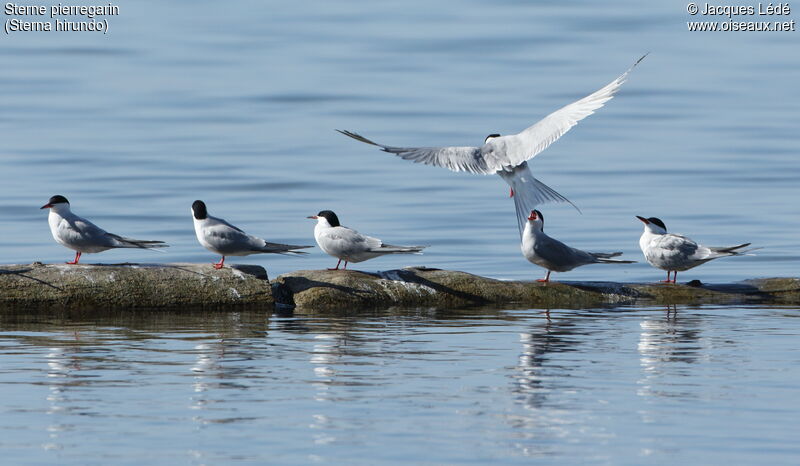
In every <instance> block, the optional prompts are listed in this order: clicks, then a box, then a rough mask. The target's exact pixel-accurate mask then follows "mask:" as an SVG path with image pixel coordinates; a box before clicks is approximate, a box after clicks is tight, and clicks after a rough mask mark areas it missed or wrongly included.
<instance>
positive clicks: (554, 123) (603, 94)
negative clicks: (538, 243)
mask: <svg viewBox="0 0 800 466" xmlns="http://www.w3.org/2000/svg"><path fill="white" fill-rule="evenodd" d="M645 56H646V55H645ZM645 56H643V57H642V58H640V59H639V60H637V61H636V63H634V64H633V66H631V67H630V68H629V69H628V70H627V71H626V72H624V73H623V74H622V75H620V76H619V77H618V78H617V79H615V80H613V81H611V82H610V83H608V84H607V85H606V86H605V87H603V88H601V89H600V90H598V91H596V92H594V93H592V94H590V95H588V96H586V97H584V98H582V99H580V100H578V101H575V102H573V103H571V104H569V105H567V106H565V107H562V108H561V109H559V110H556V111H555V112H553V113H551V114H549V115H547V116H546V117H544V118H543V119H541V120H539V121H538V122H537V123H535V124H534V125H533V126H530V127H529V128H527V129H525V130H523V131H522V132H520V133H517V134H512V135H507V136H501V135H499V134H490V135H489V136H487V137H486V139H485V140H484V143H483V145H482V146H481V147H469V146H462V147H393V146H385V145H383V144H378V143H377V142H374V141H371V140H369V139H367V138H365V137H364V136H361V135H360V134H357V133H354V132H351V131H341V130H337V131H339V132H340V133H342V134H344V135H345V136H349V137H351V138H353V139H355V140H357V141H361V142H363V143H366V144H372V145H373V146H378V147H380V148H381V150H383V151H384V152H389V153H392V154H396V155H398V156H400V157H401V158H403V159H406V160H411V161H412V162H415V163H424V164H426V165H436V166H439V167H444V168H449V169H450V170H452V171H455V172H462V171H464V172H471V173H477V174H482V175H488V174H493V173H496V174H498V175H500V177H501V178H503V180H505V182H506V183H508V185H509V186H510V187H511V197H513V198H514V206H515V207H516V210H517V224H518V227H519V232H520V235H522V231H523V229H524V227H525V223H526V219H527V217H528V212H530V211H531V210H533V209H534V208H535V207H536V206H537V205H539V204H542V203H544V202H568V203H570V204H572V202H571V201H569V200H568V199H567V198H565V197H564V196H562V195H561V194H559V193H557V192H556V191H555V190H553V189H552V188H550V187H549V186H547V185H545V184H544V183H542V182H541V181H539V180H537V179H536V178H534V176H533V174H532V173H531V171H530V168H529V167H528V162H527V161H528V160H530V159H532V158H533V157H535V156H536V155H537V154H539V153H540V152H542V151H543V150H545V149H546V148H547V147H548V146H549V145H550V144H552V143H553V142H555V141H556V140H557V139H558V138H560V137H561V136H562V135H564V133H566V132H567V131H569V130H570V128H572V127H573V126H575V125H576V124H577V123H578V122H579V121H580V120H582V119H584V118H586V117H587V116H589V115H591V114H592V113H594V111H595V110H597V109H599V108H600V107H602V106H603V105H604V104H605V103H606V102H608V101H609V100H610V99H611V98H612V97H614V94H615V93H616V92H617V91H618V90H619V88H620V87H621V86H622V84H623V83H624V82H625V80H626V79H627V77H628V74H629V73H630V72H631V71H632V70H633V68H635V67H636V65H638V64H639V62H641V61H642V60H643V59H644V57H645ZM572 206H573V207H575V208H576V209H578V207H577V206H575V204H572ZM578 211H580V209H578Z"/></svg>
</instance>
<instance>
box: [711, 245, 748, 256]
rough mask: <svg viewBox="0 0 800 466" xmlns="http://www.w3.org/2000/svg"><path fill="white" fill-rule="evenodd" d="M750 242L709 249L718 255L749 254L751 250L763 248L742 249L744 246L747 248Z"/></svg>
mask: <svg viewBox="0 0 800 466" xmlns="http://www.w3.org/2000/svg"><path fill="white" fill-rule="evenodd" d="M750 244H751V243H744V244H740V245H738V246H728V247H720V248H708V249H710V250H711V252H713V253H715V254H716V257H724V256H744V255H747V253H749V252H752V251H757V250H759V249H761V248H748V249H742V248H746V247H747V246H750ZM716 257H715V258H716Z"/></svg>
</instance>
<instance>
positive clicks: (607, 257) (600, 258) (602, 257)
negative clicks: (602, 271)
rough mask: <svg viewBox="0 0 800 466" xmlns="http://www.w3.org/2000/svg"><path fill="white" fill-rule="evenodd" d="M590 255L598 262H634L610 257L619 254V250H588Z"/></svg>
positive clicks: (633, 262)
mask: <svg viewBox="0 0 800 466" xmlns="http://www.w3.org/2000/svg"><path fill="white" fill-rule="evenodd" d="M589 255H590V256H592V257H594V258H595V260H596V261H597V263H598V264H635V263H636V261H624V260H619V259H612V257H617V256H621V255H622V253H621V252H590V253H589Z"/></svg>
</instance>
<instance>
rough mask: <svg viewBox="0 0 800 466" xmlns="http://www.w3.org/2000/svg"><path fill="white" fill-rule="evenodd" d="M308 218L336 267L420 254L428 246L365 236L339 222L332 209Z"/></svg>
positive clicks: (318, 240)
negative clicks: (395, 256)
mask: <svg viewBox="0 0 800 466" xmlns="http://www.w3.org/2000/svg"><path fill="white" fill-rule="evenodd" d="M308 218H312V219H315V220H316V221H317V224H316V225H315V226H314V238H315V239H316V240H317V244H318V245H319V247H320V249H322V250H323V251H325V253H326V254H328V255H331V256H333V257H335V258H337V259H339V262H337V263H336V268H333V269H328V270H339V265H340V264H341V263H342V261H344V268H345V269H346V268H347V263H348V262H363V261H365V260H368V259H373V258H375V257H379V256H384V255H386V254H420V253H421V252H422V250H423V249H425V248H426V247H427V246H393V245H391V244H386V243H384V242H383V241H381V240H379V239H378V238H373V237H371V236H367V235H362V234H361V233H359V232H357V231H355V230H353V229H352V228H347V227H345V226H342V225H341V224H340V223H339V217H337V216H336V214H335V213H333V212H332V211H330V210H323V211H321V212H320V213H318V214H317V215H310V216H309V217H308Z"/></svg>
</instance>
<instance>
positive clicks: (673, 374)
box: [0, 307, 800, 464]
mask: <svg viewBox="0 0 800 466" xmlns="http://www.w3.org/2000/svg"><path fill="white" fill-rule="evenodd" d="M550 317H551V318H550V320H548V319H547V318H546V316H545V314H544V312H543V311H479V312H478V311H476V312H475V313H474V315H469V314H466V315H455V314H448V313H433V312H430V313H429V312H418V313H405V314H402V315H381V314H376V315H371V316H366V317H345V316H341V317H333V318H315V317H308V318H300V317H283V318H281V317H272V318H267V317H265V315H264V314H263V313H257V312H255V313H246V312H243V313H230V314H212V315H204V314H183V315H181V314H177V315H170V314H158V315H136V316H128V317H124V318H123V317H117V318H106V319H98V320H82V319H80V318H76V319H72V320H67V321H64V320H60V319H48V318H44V317H31V316H27V317H23V316H19V317H17V318H16V319H14V318H9V317H0V322H1V323H2V324H3V330H2V332H0V392H2V394H3V396H2V397H0V413H2V416H0V433H2V434H1V435H0V451H3V456H4V460H5V461H8V462H9V463H10V464H13V463H20V462H22V461H23V460H25V459H30V458H37V459H38V460H39V461H38V462H39V463H49V464H55V463H58V464H68V463H84V462H85V461H86V460H87V459H89V458H91V459H93V460H94V462H96V463H97V464H108V463H109V462H114V463H127V464H142V463H144V462H147V463H148V464H187V463H188V464H221V463H226V462H231V461H244V462H251V463H262V464H263V463H273V464H275V463H280V464H309V463H315V462H320V463H328V464H354V463H355V464H374V463H376V462H388V463H401V462H402V463H406V464H408V463H416V464H447V463H484V464H485V463H490V462H492V463H520V464H522V463H525V464H528V463H530V461H531V459H536V460H537V462H545V463H558V464H586V463H591V464H603V463H606V464H643V463H657V464H797V460H798V458H800V444H798V443H797V431H798V428H799V427H800V421H798V419H800V407H798V404H797V402H796V398H797V391H798V380H800V349H798V346H797V341H798V338H800V313H799V312H798V310H797V309H778V308H771V309H760V308H735V309H730V308H729V309H722V308H715V307H706V308H700V309H696V308H684V307H678V308H676V309H674V310H671V312H669V314H668V313H667V310H666V309H665V308H651V309H642V308H631V309H617V310H603V309H599V310H584V311H574V310H555V309H554V310H551V311H550Z"/></svg>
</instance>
